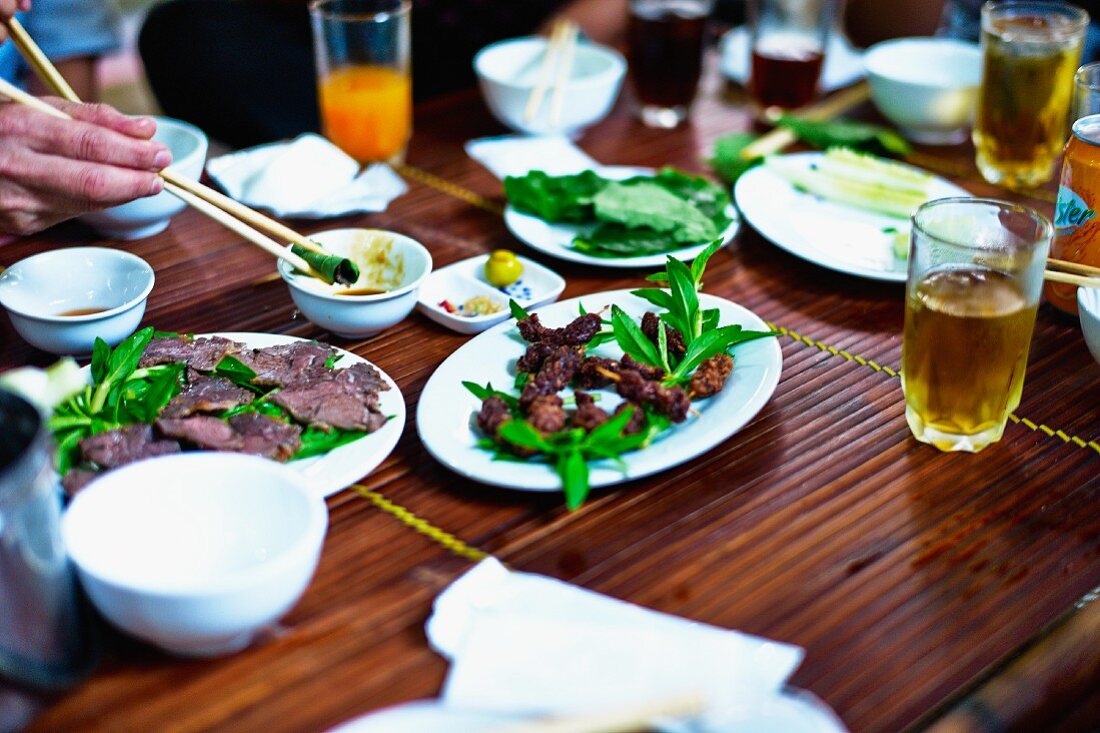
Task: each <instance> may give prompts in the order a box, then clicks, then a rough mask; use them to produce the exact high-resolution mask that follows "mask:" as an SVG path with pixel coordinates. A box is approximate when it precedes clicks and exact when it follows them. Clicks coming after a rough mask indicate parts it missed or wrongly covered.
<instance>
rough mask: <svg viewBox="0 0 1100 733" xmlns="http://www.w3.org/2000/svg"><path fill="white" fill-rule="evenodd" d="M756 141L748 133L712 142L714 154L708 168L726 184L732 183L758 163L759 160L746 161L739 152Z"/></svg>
mask: <svg viewBox="0 0 1100 733" xmlns="http://www.w3.org/2000/svg"><path fill="white" fill-rule="evenodd" d="M755 141H756V135H753V134H752V133H750V132H734V133H731V134H729V135H723V136H722V137H720V138H718V139H717V140H715V141H714V154H713V156H712V157H711V159H710V161H709V162H710V167H711V168H712V169H713V170H714V172H715V173H717V174H718V176H719V177H720V178H721V179H722V180H724V181H726V182H727V183H733V182H734V181H736V180H737V179H738V178H740V177H741V174H742V173H744V172H745V171H747V170H748V169H749V168H752V167H753V166H754V165H756V164H757V163H759V162H760V158H759V157H757V158H753V159H746V158H744V157H742V156H741V152H742V151H743V150H744V149H745V148H747V147H748V146H749V145H750V144H751V143H753V142H755Z"/></svg>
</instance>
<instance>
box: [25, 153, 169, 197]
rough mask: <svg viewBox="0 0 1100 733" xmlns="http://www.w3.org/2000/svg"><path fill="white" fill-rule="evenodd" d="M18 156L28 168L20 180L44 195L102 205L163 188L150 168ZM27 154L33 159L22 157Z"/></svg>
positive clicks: (144, 194)
mask: <svg viewBox="0 0 1100 733" xmlns="http://www.w3.org/2000/svg"><path fill="white" fill-rule="evenodd" d="M19 157H20V160H19V161H18V163H20V164H21V165H22V167H24V168H25V169H26V170H24V171H23V172H22V176H21V177H20V178H17V180H20V181H21V182H22V183H23V185H24V186H26V187H28V188H30V189H33V190H34V191H37V192H39V193H40V194H42V195H44V196H53V197H60V198H68V199H72V200H74V201H77V202H81V203H82V204H89V205H94V206H97V207H103V206H115V205H117V204H123V203H126V202H128V201H133V200H134V199H138V198H142V197H145V196H153V195H155V194H158V193H160V192H161V191H162V190H163V189H164V183H163V181H161V179H160V177H159V176H157V174H156V173H153V172H151V171H138V170H133V169H130V168H119V167H117V166H111V165H104V164H101V163H88V162H84V161H75V160H69V159H67V158H60V157H57V156H51V155H31V156H19ZM24 157H26V158H30V159H31V160H29V161H25V160H22V158H24ZM28 163H29V165H28Z"/></svg>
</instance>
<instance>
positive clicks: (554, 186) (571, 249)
mask: <svg viewBox="0 0 1100 733" xmlns="http://www.w3.org/2000/svg"><path fill="white" fill-rule="evenodd" d="M504 194H505V196H506V197H507V199H508V207H507V208H506V209H505V212H504V223H505V225H506V226H507V227H508V229H509V231H511V232H512V234H513V235H515V236H516V238H517V239H519V240H520V241H522V242H524V243H525V244H527V245H528V246H530V247H531V248H532V249H535V250H538V251H539V252H543V253H545V254H548V255H550V256H551V257H556V258H558V259H562V260H570V261H572V262H582V263H584V264H588V265H595V266H599V267H638V268H658V267H661V266H662V265H663V264H664V263H665V257H666V255H672V256H673V257H675V258H677V259H679V260H684V261H690V260H691V259H692V258H694V257H695V256H696V255H698V254H699V253H700V252H702V251H703V250H704V249H706V247H707V246H708V245H710V244H712V243H713V242H716V241H717V242H720V243H721V244H722V245H723V246H724V245H726V244H728V243H729V241H730V240H731V239H733V237H734V235H736V234H737V230H738V228H739V227H740V220H739V218H738V215H737V211H736V209H735V208H734V207H733V205H732V203H731V202H730V196H729V192H728V190H727V189H726V188H725V187H723V186H720V185H718V184H716V183H714V182H713V181H710V180H709V179H707V178H704V177H702V176H694V175H690V174H687V173H684V172H682V171H679V170H676V169H674V168H664V169H662V170H660V171H654V170H653V169H651V168H634V167H626V166H601V167H600V168H598V169H596V170H594V171H593V170H589V171H583V172H581V173H577V174H573V175H564V176H551V175H547V174H546V173H544V172H542V171H538V170H534V171H530V172H528V173H527V174H526V175H523V176H507V177H506V178H505V179H504Z"/></svg>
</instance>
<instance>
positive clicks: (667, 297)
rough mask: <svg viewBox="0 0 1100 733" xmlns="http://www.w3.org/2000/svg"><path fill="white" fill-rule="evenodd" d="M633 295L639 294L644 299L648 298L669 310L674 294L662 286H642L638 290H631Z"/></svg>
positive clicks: (656, 304)
mask: <svg viewBox="0 0 1100 733" xmlns="http://www.w3.org/2000/svg"><path fill="white" fill-rule="evenodd" d="M630 294H631V295H637V296H638V297H639V298H641V299H642V300H648V301H649V302H650V303H652V304H653V305H655V306H657V307H658V308H664V309H665V310H668V309H669V308H671V307H672V295H671V294H670V293H669V292H668V291H666V290H661V289H660V288H640V289H638V290H631V291H630Z"/></svg>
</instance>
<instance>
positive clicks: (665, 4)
mask: <svg viewBox="0 0 1100 733" xmlns="http://www.w3.org/2000/svg"><path fill="white" fill-rule="evenodd" d="M712 6H713V0H631V2H630V23H629V29H628V49H629V51H628V53H629V57H630V69H631V73H632V75H633V78H634V88H635V91H636V92H637V95H638V99H639V101H640V102H641V104H642V109H641V116H642V121H643V122H644V123H645V124H647V125H649V126H650V127H675V126H676V125H678V124H679V123H680V122H682V121H683V120H684V119H685V118H686V117H687V113H688V109H689V108H690V107H691V102H692V100H693V99H694V98H695V91H696V89H697V88H698V86H699V76H700V74H701V72H702V66H703V31H704V29H705V27H706V20H707V15H708V14H709V13H710V10H711V7H712Z"/></svg>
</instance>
